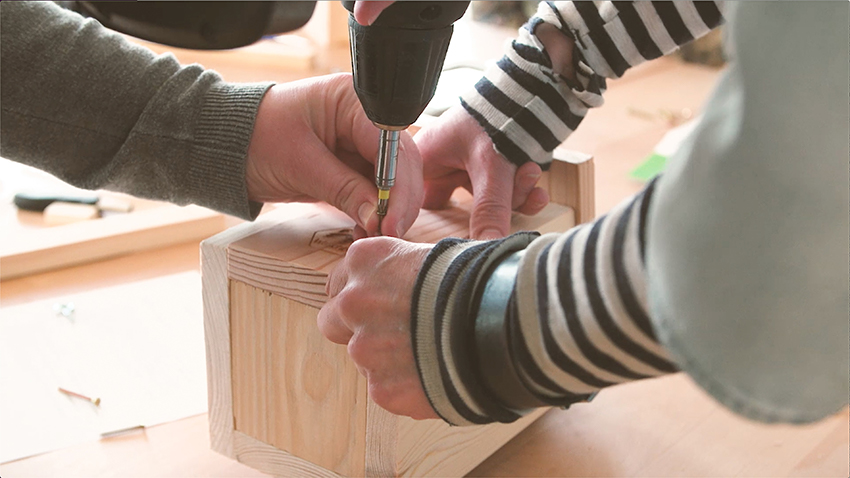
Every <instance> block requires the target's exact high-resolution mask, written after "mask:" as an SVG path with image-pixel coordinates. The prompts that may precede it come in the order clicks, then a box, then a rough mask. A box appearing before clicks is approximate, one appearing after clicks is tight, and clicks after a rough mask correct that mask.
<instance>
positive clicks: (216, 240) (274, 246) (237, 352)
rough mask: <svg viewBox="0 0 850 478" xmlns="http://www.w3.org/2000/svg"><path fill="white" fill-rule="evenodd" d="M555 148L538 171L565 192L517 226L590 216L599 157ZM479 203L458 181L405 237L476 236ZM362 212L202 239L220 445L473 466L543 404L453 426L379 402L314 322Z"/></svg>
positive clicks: (370, 463) (365, 466) (349, 471)
mask: <svg viewBox="0 0 850 478" xmlns="http://www.w3.org/2000/svg"><path fill="white" fill-rule="evenodd" d="M556 158H557V159H556V161H555V163H554V164H553V166H552V168H551V169H550V171H549V172H547V173H546V174H545V175H544V177H543V178H541V182H540V184H541V185H542V186H543V187H546V188H547V189H548V190H549V193H550V197H552V199H553V201H560V202H561V203H562V204H558V203H555V202H553V203H552V204H550V205H549V206H547V208H546V209H545V210H544V211H543V212H541V213H540V214H538V215H536V216H533V217H527V216H522V215H518V214H517V215H515V217H514V218H513V220H512V229H513V230H539V231H541V232H556V231H564V230H567V229H569V228H570V227H572V226H573V225H574V224H575V223H576V216H577V212H580V213H581V214H582V217H583V218H590V217H592V214H593V209H592V208H593V203H592V198H593V191H592V184H593V176H592V175H593V170H592V162H591V161H590V158H589V157H588V156H585V155H579V154H576V153H570V152H564V151H561V152H559V153H557V154H556ZM582 188H590V189H589V190H585V189H582ZM583 201H585V202H583ZM587 201H590V202H589V205H588V204H587ZM564 203H565V204H564ZM470 204H471V198H470V197H469V195H468V194H467V193H465V192H459V193H458V194H456V195H455V197H454V198H453V204H452V207H450V208H448V209H445V210H440V211H422V213H421V214H420V216H419V218H418V219H417V221H416V223H415V224H414V225H413V227H412V228H411V229H410V231H409V232H408V234H407V236H406V239H408V240H411V241H416V242H436V241H438V240H440V239H442V238H444V237H449V236H454V237H467V236H468V221H469V214H468V210H469V206H470ZM352 225H353V222H352V221H351V220H350V219H348V218H347V217H346V216H345V215H343V214H342V213H340V212H339V211H336V210H335V209H333V208H331V207H330V206H327V205H324V204H309V205H308V204H297V205H296V204H293V205H288V206H282V207H279V208H278V209H276V210H275V211H274V212H272V213H269V214H267V215H264V216H263V217H262V219H261V220H260V221H258V222H256V223H252V224H243V225H240V226H238V227H235V228H232V229H230V230H227V231H225V232H223V233H221V234H219V235H217V236H215V237H213V238H210V239H208V240H206V241H204V243H203V244H202V248H201V256H202V257H201V262H202V274H203V295H204V322H205V333H206V347H207V376H208V385H209V414H210V415H209V416H210V441H211V446H212V447H213V449H215V450H216V451H218V452H220V453H222V454H224V455H227V456H230V457H232V458H234V459H237V460H239V461H240V462H243V463H245V464H248V465H249V466H252V467H254V468H257V469H258V470H261V471H264V472H266V473H269V474H272V475H278V476H296V475H297V476H462V475H464V474H466V473H468V472H469V471H471V470H472V469H473V468H474V467H475V466H476V465H478V464H479V463H481V462H482V461H483V460H484V459H485V458H487V457H488V456H490V455H491V454H492V453H493V452H495V451H496V450H498V449H499V448H500V447H501V446H502V445H504V444H505V443H507V441H508V440H510V439H511V438H513V437H514V436H515V435H516V434H517V433H519V432H520V431H521V430H522V429H524V428H525V427H526V426H528V425H529V424H531V423H532V422H533V421H534V420H535V419H537V418H538V417H539V416H540V415H541V414H542V413H543V412H545V410H542V409H541V410H538V411H536V412H535V413H532V414H530V415H528V416H527V417H524V418H523V419H521V420H518V421H517V422H515V423H512V424H507V425H503V424H492V425H485V426H477V427H449V426H448V425H446V424H445V423H443V422H441V421H437V420H426V421H415V420H412V419H409V418H404V417H398V416H394V415H391V414H389V413H387V412H386V411H384V410H382V409H381V408H380V407H378V406H376V405H375V404H374V403H373V402H371V400H369V398H368V393H367V384H366V380H365V378H363V377H362V376H361V375H360V374H359V373H358V372H357V369H356V367H355V366H354V363H353V362H352V361H351V359H350V358H349V356H348V354H347V350H346V347H344V346H340V345H336V344H333V343H331V342H329V341H327V340H326V339H325V338H324V337H323V336H322V335H321V333H320V332H319V330H318V328H317V327H316V314H317V313H318V310H319V308H320V307H321V306H322V304H324V302H325V300H326V296H325V281H326V279H327V275H328V273H329V272H330V271H331V270H332V269H333V267H334V266H335V265H336V263H337V262H338V261H339V260H340V259H341V258H342V257H343V255H344V253H345V250H346V248H347V246H348V243H349V242H350V228H351V226H352Z"/></svg>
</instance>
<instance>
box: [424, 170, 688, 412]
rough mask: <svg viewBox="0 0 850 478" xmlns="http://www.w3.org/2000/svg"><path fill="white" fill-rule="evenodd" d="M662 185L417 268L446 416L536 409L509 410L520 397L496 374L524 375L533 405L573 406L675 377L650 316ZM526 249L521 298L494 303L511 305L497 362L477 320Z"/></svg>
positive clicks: (429, 358) (449, 250) (431, 390)
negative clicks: (553, 230)
mask: <svg viewBox="0 0 850 478" xmlns="http://www.w3.org/2000/svg"><path fill="white" fill-rule="evenodd" d="M654 185H655V182H652V183H650V184H649V185H648V186H647V187H646V189H644V191H643V192H641V193H640V194H638V195H636V196H634V197H632V198H630V199H629V200H627V201H625V202H624V203H622V204H621V205H620V206H618V207H616V208H615V209H613V210H612V211H611V212H610V213H609V214H608V215H606V216H604V217H601V218H599V219H597V220H596V221H595V222H592V223H588V224H584V225H581V226H577V227H575V228H573V229H571V230H569V231H567V232H565V233H563V234H547V235H544V236H538V235H537V234H534V233H518V234H515V235H513V236H510V237H508V238H505V239H501V240H497V241H491V242H476V241H464V240H460V239H446V240H444V241H442V242H440V243H439V244H438V245H437V246H436V247H435V248H434V249H433V250H432V252H431V253H430V254H429V256H428V258H427V259H426V263H425V265H424V266H423V268H422V270H421V271H420V273H419V277H418V283H417V288H416V292H415V294H414V298H413V304H412V311H413V318H412V319H413V320H412V324H411V329H412V334H413V337H412V339H413V348H414V356H415V357H416V362H417V367H418V370H419V373H420V378H421V379H422V383H423V387H424V389H425V392H426V394H427V396H428V399H429V400H430V402H431V404H432V406H433V407H434V409H435V410H436V412H437V413H438V414H439V415H440V416H441V417H442V418H443V419H444V420H446V421H447V422H449V423H451V424H453V425H471V424H481V423H488V422H492V421H499V422H511V421H513V420H516V419H517V418H519V417H520V416H521V415H522V414H523V413H525V411H527V410H523V408H527V407H516V406H511V404H508V403H505V400H503V399H501V398H500V397H503V396H505V393H503V392H507V393H508V395H510V394H513V395H516V393H515V392H517V391H516V390H508V391H505V390H497V389H494V386H493V385H492V383H491V382H487V381H486V380H485V379H484V377H485V375H487V374H488V373H491V374H492V373H495V374H496V375H498V376H502V375H504V376H507V375H511V376H515V377H516V380H515V383H514V385H513V388H521V389H522V390H521V391H522V394H524V395H525V396H527V397H529V398H528V401H527V402H526V404H530V406H543V405H553V406H568V405H569V404H571V403H574V402H576V401H582V400H585V399H587V397H588V396H591V395H592V394H594V393H595V392H596V391H598V390H600V389H602V388H605V387H608V386H611V385H615V384H618V383H622V382H627V381H631V380H637V379H642V378H649V377H655V376H658V375H662V374H665V373H670V372H674V371H676V370H677V368H676V366H675V364H674V363H673V362H672V361H671V358H670V356H669V355H668V353H667V352H666V351H665V349H664V348H663V347H662V346H661V345H660V344H659V342H658V340H657V339H656V337H655V334H654V332H653V329H652V326H651V323H650V320H649V317H648V306H647V290H646V279H645V271H644V257H643V251H644V239H643V238H644V227H645V222H646V216H647V210H648V205H649V202H650V200H651V197H652V192H653V189H654ZM517 251H522V253H521V254H522V258H521V259H520V260H519V263H518V266H517V267H518V269H517V272H516V274H515V277H512V278H511V280H514V279H515V282H513V286H512V288H508V289H507V290H508V291H511V290H512V293H508V294H505V295H504V297H496V298H495V299H496V300H502V301H504V303H505V304H507V305H506V307H505V313H504V321H505V327H504V328H505V330H507V331H508V333H507V340H506V343H507V344H509V345H508V346H507V347H505V349H507V350H505V355H506V356H507V357H509V359H508V360H507V361H506V362H498V363H500V364H501V365H498V366H497V365H496V363H497V362H495V361H491V360H488V359H487V357H486V356H485V355H486V354H485V353H484V352H483V351H482V349H481V348H480V347H478V346H477V345H476V344H477V342H476V337H475V336H476V334H479V331H477V330H476V327H477V322H476V316H477V315H479V312H480V311H479V309H478V307H479V304H480V303H481V302H482V295H486V293H487V292H485V289H484V288H483V284H485V283H488V282H489V278H490V276H492V275H493V274H494V273H493V270H494V268H497V267H500V266H499V264H500V263H501V262H502V261H504V260H505V258H506V257H510V256H511V255H513V254H517V253H518V252H517ZM497 279H498V278H497ZM493 367H499V369H498V370H495V372H494V371H493ZM488 368H489V371H488Z"/></svg>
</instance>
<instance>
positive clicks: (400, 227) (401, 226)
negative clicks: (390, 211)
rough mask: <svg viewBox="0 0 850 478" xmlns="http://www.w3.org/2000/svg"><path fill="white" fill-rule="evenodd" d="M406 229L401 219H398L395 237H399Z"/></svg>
mask: <svg viewBox="0 0 850 478" xmlns="http://www.w3.org/2000/svg"><path fill="white" fill-rule="evenodd" d="M405 232H406V229H405V228H404V224H403V223H402V222H401V221H398V224H396V226H395V237H397V238H399V239H401V236H403V235H404V233H405Z"/></svg>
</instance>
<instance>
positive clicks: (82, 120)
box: [0, 2, 271, 219]
mask: <svg viewBox="0 0 850 478" xmlns="http://www.w3.org/2000/svg"><path fill="white" fill-rule="evenodd" d="M0 22H1V23H0V27H1V29H0V37H1V38H2V40H0V46H1V47H2V64H0V69H2V76H0V78H2V84H0V108H1V109H2V116H1V117H0V127H2V134H0V155H2V156H3V157H5V158H8V159H12V160H14V161H18V162H21V163H26V164H29V165H31V166H34V167H37V168H40V169H43V170H45V171H48V172H50V173H52V174H54V175H56V176H57V177H59V178H60V179H62V180H64V181H67V182H69V183H71V184H73V185H75V186H78V187H82V188H86V189H101V188H102V189H110V190H115V191H121V192H126V193H129V194H133V195H136V196H140V197H145V198H151V199H159V200H165V201H170V202H173V203H176V204H180V205H184V204H190V203H194V204H199V205H202V206H206V207H210V208H212V209H216V210H218V211H222V212H225V213H228V214H232V215H234V216H238V217H241V218H246V219H253V218H255V217H256V215H257V214H258V213H259V209H260V206H261V205H260V204H259V203H255V202H251V201H249V200H248V193H247V187H246V183H245V159H246V157H247V151H248V143H249V141H250V138H251V132H252V130H253V125H254V119H255V117H256V113H257V108H258V106H259V103H260V100H261V99H262V97H263V95H264V94H265V92H266V91H267V90H268V88H269V87H270V86H271V84H243V85H238V84H231V83H226V82H224V81H223V80H222V78H221V77H220V76H219V75H218V74H217V73H215V72H214V71H210V70H204V68H202V67H201V66H199V65H190V66H181V65H180V64H179V63H178V62H177V60H176V59H175V58H174V57H173V56H172V55H171V54H164V55H159V56H157V55H155V54H153V53H152V52H150V51H149V50H147V49H145V48H142V47H139V46H136V45H133V44H131V43H129V42H127V41H126V40H125V39H124V38H123V37H121V36H120V35H118V34H116V33H114V32H112V31H110V30H108V29H106V28H104V27H103V26H101V25H100V24H99V23H98V22H97V21H95V20H91V19H88V20H87V19H84V18H82V17H81V16H79V15H77V14H75V13H72V12H69V11H66V10H63V9H61V8H59V7H58V6H56V5H55V4H53V3H52V2H2V6H0Z"/></svg>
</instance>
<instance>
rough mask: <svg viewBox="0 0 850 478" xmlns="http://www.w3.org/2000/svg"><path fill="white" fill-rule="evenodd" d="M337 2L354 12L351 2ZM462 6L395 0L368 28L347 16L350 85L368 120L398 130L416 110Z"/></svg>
mask: <svg viewBox="0 0 850 478" xmlns="http://www.w3.org/2000/svg"><path fill="white" fill-rule="evenodd" d="M342 3H343V5H344V6H345V8H346V9H348V11H350V12H354V2H342ZM468 5H469V2H451V1H443V2H396V3H394V4H392V5H390V6H389V7H387V9H386V10H384V11H383V12H381V15H380V16H379V17H378V19H377V20H375V22H374V23H372V25H369V26H363V25H360V24H359V23H357V21H355V20H354V15H353V14H352V15H351V16H350V17H349V20H348V25H349V34H350V39H351V71H352V73H353V75H354V89H355V91H357V96H358V98H360V102H361V103H362V104H363V109H364V110H365V111H366V115H367V116H368V117H369V119H370V120H372V122H373V123H375V124H376V125H379V126H389V127H391V128H400V129H404V128H406V127H407V126H409V125H410V124H412V123H413V122H414V121H416V119H417V118H418V117H419V115H420V114H422V111H423V110H424V109H425V107H426V106H427V105H428V102H430V101H431V98H433V96H434V92H435V91H436V89H437V80H439V79H440V72H441V71H442V69H443V62H444V61H445V59H446V51H447V50H448V47H449V40H450V39H451V37H452V31H453V26H452V25H453V24H454V22H456V21H457V20H458V19H459V18H460V17H461V16H463V13H464V11H466V7H467V6H468ZM385 129H387V128H385Z"/></svg>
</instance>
